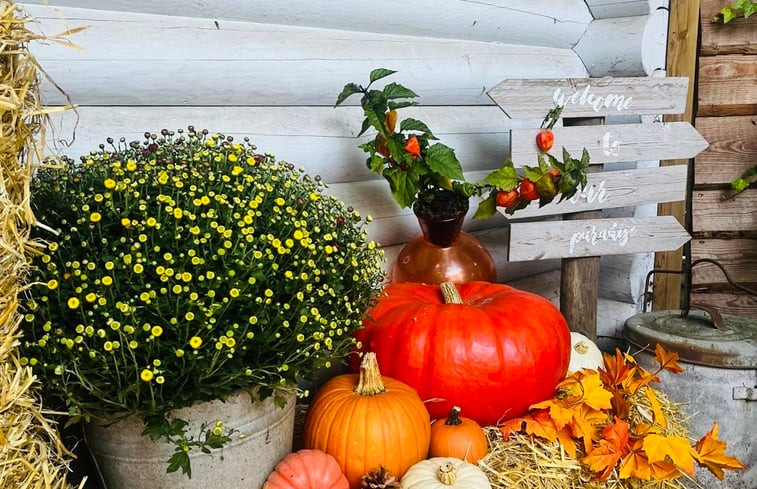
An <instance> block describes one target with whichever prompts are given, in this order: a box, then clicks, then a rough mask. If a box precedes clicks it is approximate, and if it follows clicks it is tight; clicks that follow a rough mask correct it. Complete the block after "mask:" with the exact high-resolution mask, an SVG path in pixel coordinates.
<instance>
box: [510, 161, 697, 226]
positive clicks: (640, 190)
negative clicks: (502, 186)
mask: <svg viewBox="0 0 757 489" xmlns="http://www.w3.org/2000/svg"><path fill="white" fill-rule="evenodd" d="M686 173H687V172H686V167H666V168H642V169H636V170H623V171H608V172H601V173H590V174H588V175H587V179H586V180H587V185H586V188H585V189H584V190H582V191H581V192H578V193H577V194H576V195H574V196H573V197H571V198H570V199H568V200H566V201H563V202H559V203H558V202H557V201H553V202H551V203H549V204H547V205H545V206H542V207H539V203H538V201H533V202H531V204H530V205H529V206H528V207H526V208H525V209H521V210H519V211H518V212H516V213H515V214H512V215H507V214H506V213H505V209H504V208H501V207H500V208H497V210H498V211H499V212H501V213H503V215H505V217H507V218H508V219H511V220H519V219H526V218H533V217H542V216H550V215H556V214H564V213H572V212H583V211H590V210H596V209H608V208H611V207H625V206H631V205H639V204H656V203H658V202H672V201H678V200H684V199H686V177H687V175H686Z"/></svg>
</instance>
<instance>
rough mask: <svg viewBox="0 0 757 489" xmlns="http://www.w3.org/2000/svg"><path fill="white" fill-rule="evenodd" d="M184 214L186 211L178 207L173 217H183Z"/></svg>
mask: <svg viewBox="0 0 757 489" xmlns="http://www.w3.org/2000/svg"><path fill="white" fill-rule="evenodd" d="M183 215H184V212H183V211H182V210H181V209H179V208H178V207H177V208H176V209H174V210H173V217H175V218H176V219H181V217H182V216H183Z"/></svg>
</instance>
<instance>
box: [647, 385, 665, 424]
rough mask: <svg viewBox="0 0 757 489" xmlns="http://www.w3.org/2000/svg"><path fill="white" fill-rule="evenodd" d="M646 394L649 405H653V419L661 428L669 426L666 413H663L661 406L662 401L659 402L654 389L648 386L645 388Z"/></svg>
mask: <svg viewBox="0 0 757 489" xmlns="http://www.w3.org/2000/svg"><path fill="white" fill-rule="evenodd" d="M644 395H645V396H647V399H649V405H650V406H651V407H652V419H653V421H654V422H655V423H657V424H658V425H660V427H661V428H663V429H664V428H667V427H668V421H667V420H666V419H665V414H663V412H662V409H661V408H660V403H659V402H657V396H655V393H654V391H653V390H652V389H650V388H647V389H645V390H644Z"/></svg>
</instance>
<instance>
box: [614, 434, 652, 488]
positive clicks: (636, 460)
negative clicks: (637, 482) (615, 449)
mask: <svg viewBox="0 0 757 489" xmlns="http://www.w3.org/2000/svg"><path fill="white" fill-rule="evenodd" d="M630 477H636V478H638V479H642V480H645V481H648V480H649V479H650V478H651V477H652V466H651V465H650V464H649V460H648V459H647V456H646V454H645V453H644V451H643V449H642V442H641V440H636V442H635V443H634V445H633V448H632V449H631V451H630V452H629V453H628V454H627V455H626V456H625V457H623V460H622V461H621V462H620V470H619V472H618V478H620V479H628V478H630Z"/></svg>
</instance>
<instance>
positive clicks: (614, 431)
mask: <svg viewBox="0 0 757 489" xmlns="http://www.w3.org/2000/svg"><path fill="white" fill-rule="evenodd" d="M602 438H603V439H605V440H607V442H608V443H610V444H611V445H612V446H614V447H615V448H617V449H618V450H623V449H624V448H625V446H626V445H628V423H626V422H625V421H623V420H622V419H620V418H618V417H617V416H615V421H614V422H613V423H612V424H608V425H607V426H605V427H604V429H602Z"/></svg>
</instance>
